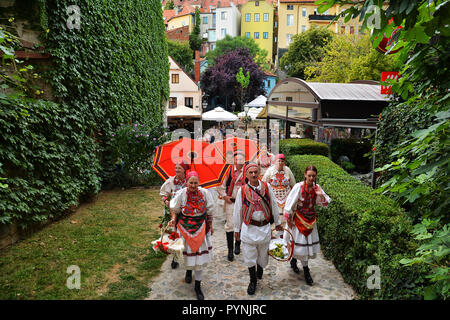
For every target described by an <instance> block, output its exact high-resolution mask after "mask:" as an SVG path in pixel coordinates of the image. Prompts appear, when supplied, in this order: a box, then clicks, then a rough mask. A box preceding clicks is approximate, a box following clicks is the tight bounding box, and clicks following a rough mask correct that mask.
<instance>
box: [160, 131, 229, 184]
mask: <svg viewBox="0 0 450 320" xmlns="http://www.w3.org/2000/svg"><path fill="white" fill-rule="evenodd" d="M179 162H184V163H186V164H189V165H190V169H189V170H188V171H197V172H198V175H199V180H200V186H201V187H203V188H212V187H215V186H218V185H220V184H222V182H223V180H224V179H225V176H226V174H227V172H228V170H229V169H230V165H229V164H227V163H226V162H225V158H224V156H223V153H221V152H220V150H218V149H217V148H216V146H215V145H213V144H209V143H207V142H204V141H201V140H193V139H190V138H183V139H180V140H178V141H172V142H168V143H165V144H163V145H160V146H158V147H157V148H156V153H155V158H154V159H153V165H152V168H153V169H154V170H155V171H156V172H157V173H158V174H159V175H160V176H161V177H162V178H163V179H164V180H167V179H168V178H169V177H171V176H174V175H175V164H176V163H179Z"/></svg>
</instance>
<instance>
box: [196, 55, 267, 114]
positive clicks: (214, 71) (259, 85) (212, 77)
mask: <svg viewBox="0 0 450 320" xmlns="http://www.w3.org/2000/svg"><path fill="white" fill-rule="evenodd" d="M241 68H242V70H243V73H244V74H247V72H248V74H249V75H250V79H251V81H250V83H249V85H248V87H247V90H246V92H245V95H244V100H246V101H249V100H251V99H254V98H256V97H257V96H259V95H261V94H264V79H265V78H266V75H265V74H264V72H263V71H262V70H261V69H260V68H259V67H258V65H257V64H256V63H255V61H253V58H252V57H251V55H250V52H249V50H248V49H247V48H239V49H236V50H233V51H231V52H227V53H225V54H224V55H223V56H221V57H219V58H218V59H217V60H216V63H215V64H214V65H212V66H209V67H208V69H206V70H205V72H204V73H203V74H202V76H201V79H200V86H201V88H202V90H204V91H205V93H206V94H208V95H209V96H210V97H214V96H227V97H228V99H227V101H228V104H229V105H230V104H231V103H232V102H233V101H234V102H235V103H236V104H238V105H239V104H240V97H241V95H240V91H241V85H240V84H239V83H238V81H237V79H236V74H237V73H238V72H239V71H240V69H241ZM226 107H228V106H226Z"/></svg>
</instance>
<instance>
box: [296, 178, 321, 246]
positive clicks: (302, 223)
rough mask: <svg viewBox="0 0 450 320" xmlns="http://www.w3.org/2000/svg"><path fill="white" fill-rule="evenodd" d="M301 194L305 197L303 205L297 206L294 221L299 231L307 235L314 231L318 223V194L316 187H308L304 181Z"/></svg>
mask: <svg viewBox="0 0 450 320" xmlns="http://www.w3.org/2000/svg"><path fill="white" fill-rule="evenodd" d="M301 195H302V197H303V205H302V206H301V207H299V206H297V208H296V212H295V216H294V222H295V225H296V227H297V229H298V231H300V232H301V233H302V234H303V235H304V236H305V237H307V236H308V235H309V234H310V233H311V232H312V231H313V228H314V224H315V223H316V218H317V212H316V210H315V209H314V205H315V203H316V197H317V195H316V192H315V190H314V187H313V188H308V186H307V184H306V183H303V186H302V190H301ZM311 204H312V205H311Z"/></svg>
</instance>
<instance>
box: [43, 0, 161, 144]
mask: <svg viewBox="0 0 450 320" xmlns="http://www.w3.org/2000/svg"><path fill="white" fill-rule="evenodd" d="M72 5H76V6H78V8H79V14H78V13H77V12H75V11H70V10H68V8H69V7H70V6H72ZM44 8H45V10H46V14H47V19H46V20H47V24H48V29H49V32H48V33H47V35H46V37H47V39H46V41H45V42H46V46H47V49H48V51H49V52H50V54H51V55H52V57H53V59H54V67H53V68H52V70H51V73H50V81H51V83H52V86H53V89H54V90H55V95H56V96H57V97H58V98H59V99H60V100H62V101H65V102H66V103H68V104H69V105H71V106H72V107H73V108H76V109H78V110H81V111H82V112H83V113H84V115H85V117H86V120H87V121H88V122H89V123H90V125H91V127H92V129H93V130H94V133H95V134H97V133H98V132H100V133H101V134H102V135H104V133H109V132H110V131H111V130H112V129H114V128H116V127H117V126H118V125H119V124H120V123H121V122H130V121H140V122H141V123H148V124H153V125H155V126H162V123H163V110H164V101H166V100H167V99H168V96H169V62H168V58H167V43H166V39H165V37H164V35H165V34H164V23H163V20H162V9H161V4H160V2H159V1H158V0H117V1H113V2H112V1H109V0H77V1H74V0H47V1H46V2H45V6H44ZM77 26H78V28H77Z"/></svg>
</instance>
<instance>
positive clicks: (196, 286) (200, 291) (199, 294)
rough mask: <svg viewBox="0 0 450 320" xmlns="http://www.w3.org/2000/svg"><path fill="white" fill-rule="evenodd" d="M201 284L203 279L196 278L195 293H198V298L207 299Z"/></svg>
mask: <svg viewBox="0 0 450 320" xmlns="http://www.w3.org/2000/svg"><path fill="white" fill-rule="evenodd" d="M200 284H201V281H198V280H195V294H196V295H197V300H205V296H204V295H203V292H202V289H201V287H200Z"/></svg>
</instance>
